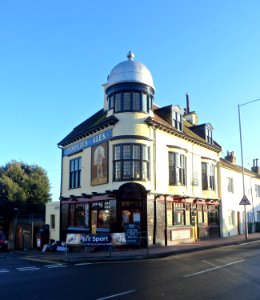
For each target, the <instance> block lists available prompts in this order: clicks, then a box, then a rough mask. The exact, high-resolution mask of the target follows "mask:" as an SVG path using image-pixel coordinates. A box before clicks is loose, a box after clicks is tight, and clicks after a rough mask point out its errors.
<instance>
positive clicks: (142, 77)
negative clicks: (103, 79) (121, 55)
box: [107, 51, 154, 89]
mask: <svg viewBox="0 0 260 300" xmlns="http://www.w3.org/2000/svg"><path fill="white" fill-rule="evenodd" d="M127 58H128V60H126V61H123V62H121V63H119V64H117V65H116V66H115V67H114V68H113V69H112V71H111V72H110V74H109V76H108V80H107V87H110V86H112V85H115V84H117V83H123V82H137V83H142V84H146V85H148V86H150V87H151V88H152V89H154V84H153V78H152V75H151V72H150V70H149V69H148V68H147V67H146V66H145V65H144V64H142V63H140V62H137V61H134V53H133V52H132V51H129V53H128V54H127Z"/></svg>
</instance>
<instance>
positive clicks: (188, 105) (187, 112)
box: [186, 93, 190, 114]
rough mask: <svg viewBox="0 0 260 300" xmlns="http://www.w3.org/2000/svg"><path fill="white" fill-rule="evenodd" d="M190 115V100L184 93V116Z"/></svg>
mask: <svg viewBox="0 0 260 300" xmlns="http://www.w3.org/2000/svg"><path fill="white" fill-rule="evenodd" d="M189 113H190V98H189V94H188V93H186V114H189Z"/></svg>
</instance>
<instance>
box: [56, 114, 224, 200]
mask: <svg viewBox="0 0 260 300" xmlns="http://www.w3.org/2000/svg"><path fill="white" fill-rule="evenodd" d="M110 113H111V112H108V114H110ZM151 114H152V113H151ZM114 115H115V117H116V118H117V119H118V120H119V121H118V122H117V123H116V124H115V125H114V127H112V128H113V137H117V136H119V137H120V136H124V135H128V136H140V137H145V138H148V139H147V140H146V139H139V138H136V139H135V138H130V139H129V138H120V139H115V140H111V141H109V181H108V183H107V184H102V185H97V186H91V184H90V183H91V148H87V149H84V150H83V151H82V152H80V153H77V154H74V155H71V156H69V157H68V156H65V157H64V158H63V171H62V178H63V180H62V196H64V197H69V196H70V195H75V196H80V195H81V194H82V193H86V194H89V193H92V192H100V193H102V192H105V191H106V190H113V189H118V188H119V187H120V186H121V185H122V184H124V182H123V181H120V182H113V146H114V145H116V144H119V143H120V144H121V143H141V144H146V145H147V146H150V181H148V182H145V181H139V183H141V184H142V185H143V186H144V187H145V188H146V189H147V190H150V191H151V192H154V193H169V194H178V195H188V196H193V197H210V198H218V190H217V188H216V191H206V192H205V191H203V192H202V189H201V157H206V158H208V160H209V161H210V162H212V163H214V164H217V162H218V161H219V154H218V153H216V152H213V151H210V150H208V149H207V148H204V147H201V146H199V145H196V144H193V143H191V142H189V141H187V140H184V139H181V138H178V137H175V136H173V135H171V134H169V133H167V132H164V131H162V130H159V129H153V128H152V127H151V126H148V125H147V124H146V123H145V122H144V121H145V120H146V119H147V117H148V115H147V114H146V113H139V112H136V113H133V112H129V113H128V112H124V113H118V114H114ZM90 137H91V136H90ZM78 142H79V141H77V143H78ZM171 147H176V148H171ZM178 148H181V150H180V149H178ZM174 149H176V150H177V151H178V152H182V153H184V154H185V155H186V157H187V186H184V187H182V186H178V187H174V186H169V166H168V152H169V151H175V150H174ZM78 156H81V157H82V171H81V172H82V173H81V183H82V184H81V188H77V189H69V188H68V187H69V161H70V160H71V159H73V158H75V157H78ZM216 169H217V168H216ZM194 173H196V175H197V179H198V185H193V184H192V181H193V174H194ZM215 178H216V180H217V174H216V176H215ZM216 187H218V184H217V182H216Z"/></svg>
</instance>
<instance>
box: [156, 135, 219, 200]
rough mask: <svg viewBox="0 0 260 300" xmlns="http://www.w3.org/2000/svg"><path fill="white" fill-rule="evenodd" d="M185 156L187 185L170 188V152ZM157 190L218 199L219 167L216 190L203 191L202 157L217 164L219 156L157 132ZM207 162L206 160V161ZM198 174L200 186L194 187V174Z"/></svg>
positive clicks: (185, 141) (180, 139) (177, 138)
mask: <svg viewBox="0 0 260 300" xmlns="http://www.w3.org/2000/svg"><path fill="white" fill-rule="evenodd" d="M169 151H173V152H178V153H181V154H185V155H186V158H187V185H186V186H169V163H168V152H169ZM156 156H157V161H156V190H157V192H158V193H169V194H177V195H188V196H193V197H210V198H218V184H217V167H216V174H215V178H216V190H215V191H207V192H205V191H202V188H201V161H202V159H201V157H206V158H207V161H210V162H211V163H213V164H215V165H216V166H217V162H218V161H219V154H218V153H216V152H213V151H210V150H208V149H207V148H204V147H201V146H199V145H196V144H193V143H191V142H189V141H187V140H184V139H182V138H179V137H175V136H173V135H171V134H168V133H166V132H163V131H159V130H156ZM204 160H205V159H204ZM194 173H196V175H197V176H196V177H197V179H198V185H193V184H192V183H193V174H194Z"/></svg>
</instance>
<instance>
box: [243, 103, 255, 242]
mask: <svg viewBox="0 0 260 300" xmlns="http://www.w3.org/2000/svg"><path fill="white" fill-rule="evenodd" d="M257 101H260V98H258V99H255V100H252V101H248V102H245V103H242V104H238V120H239V133H240V150H241V166H242V182H243V198H244V197H245V175H244V158H243V142H242V129H241V117H240V107H241V106H244V105H247V104H250V103H253V102H257ZM243 198H242V200H243ZM242 200H241V201H242ZM246 205H248V204H245V202H244V214H245V218H244V219H245V238H246V239H248V225H247V213H246Z"/></svg>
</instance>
